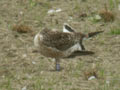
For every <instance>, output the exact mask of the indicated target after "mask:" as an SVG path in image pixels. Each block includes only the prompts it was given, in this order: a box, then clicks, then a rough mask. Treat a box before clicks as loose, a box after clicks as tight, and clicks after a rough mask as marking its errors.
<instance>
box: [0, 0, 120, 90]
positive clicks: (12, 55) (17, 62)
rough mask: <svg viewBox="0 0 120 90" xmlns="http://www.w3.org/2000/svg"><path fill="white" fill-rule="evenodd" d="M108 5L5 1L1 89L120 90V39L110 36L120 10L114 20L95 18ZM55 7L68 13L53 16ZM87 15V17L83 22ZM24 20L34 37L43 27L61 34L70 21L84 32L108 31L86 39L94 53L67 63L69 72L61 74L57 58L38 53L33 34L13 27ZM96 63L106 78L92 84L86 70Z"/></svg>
mask: <svg viewBox="0 0 120 90" xmlns="http://www.w3.org/2000/svg"><path fill="white" fill-rule="evenodd" d="M63 2H64V3H63ZM98 3H99V4H98ZM103 3H105V1H104V0H86V1H84V2H83V1H80V0H71V1H69V0H44V1H42V0H1V1H0V6H1V8H0V90H22V89H25V88H26V89H27V90H119V85H120V70H119V68H120V60H119V57H120V39H119V38H120V35H111V34H109V33H110V30H111V28H115V27H117V28H119V27H120V26H119V21H120V18H119V11H117V8H116V11H117V12H116V13H117V15H118V16H117V15H116V17H115V20H114V22H109V23H104V22H96V23H93V22H91V21H90V20H89V17H90V16H92V14H97V11H99V10H101V9H102V8H103V7H104V6H103ZM52 8H53V9H57V8H61V9H62V11H61V12H58V13H53V14H52V15H49V14H47V12H48V10H49V9H52ZM82 13H86V14H87V16H86V15H85V17H80V18H79V15H81V14H82ZM18 22H21V23H23V24H25V25H27V26H32V27H33V28H32V30H33V33H37V32H38V31H39V30H41V28H43V27H49V28H57V29H58V30H61V29H62V25H63V23H64V22H68V23H69V24H70V25H71V26H72V27H73V28H75V29H76V30H78V31H81V32H84V33H87V32H93V31H97V30H98V31H99V30H103V31H104V33H103V34H100V35H98V36H96V37H94V38H93V39H89V40H86V41H84V43H85V46H86V48H87V49H88V50H92V51H94V52H95V54H94V55H91V56H80V57H76V58H72V59H63V60H62V61H61V66H62V67H63V70H62V71H60V72H55V71H53V69H54V61H53V60H51V59H50V58H45V57H43V56H41V55H40V54H39V53H33V50H34V46H33V36H31V35H30V34H28V33H24V34H21V33H17V32H14V31H12V28H11V27H12V25H14V24H17V23H18ZM93 63H94V64H95V65H96V66H97V71H98V72H97V75H98V76H99V77H100V78H97V79H95V80H89V81H88V80H86V79H85V76H84V72H85V70H87V69H88V68H91V65H92V64H93Z"/></svg>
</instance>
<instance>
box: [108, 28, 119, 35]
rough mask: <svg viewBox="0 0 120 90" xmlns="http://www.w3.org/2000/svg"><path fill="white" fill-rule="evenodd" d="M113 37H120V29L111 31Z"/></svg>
mask: <svg viewBox="0 0 120 90" xmlns="http://www.w3.org/2000/svg"><path fill="white" fill-rule="evenodd" d="M110 34H111V35H120V28H115V29H111V31H110Z"/></svg>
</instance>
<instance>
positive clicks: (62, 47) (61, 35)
mask: <svg viewBox="0 0 120 90" xmlns="http://www.w3.org/2000/svg"><path fill="white" fill-rule="evenodd" d="M101 32H103V31H96V32H91V33H88V34H83V33H81V32H76V31H75V30H74V29H73V28H72V27H71V26H69V25H68V24H67V23H64V25H63V32H61V31H57V30H56V31H55V30H51V29H48V28H44V29H43V30H41V31H40V32H39V33H37V34H36V35H35V37H34V45H35V47H36V48H37V50H38V51H39V53H40V54H41V55H43V56H45V57H50V58H54V59H55V69H56V71H60V70H61V68H60V60H61V59H62V58H65V57H69V56H70V55H71V54H72V53H73V52H75V51H85V47H84V45H83V43H82V42H83V40H84V39H87V38H90V37H93V36H95V35H97V34H98V33H101Z"/></svg>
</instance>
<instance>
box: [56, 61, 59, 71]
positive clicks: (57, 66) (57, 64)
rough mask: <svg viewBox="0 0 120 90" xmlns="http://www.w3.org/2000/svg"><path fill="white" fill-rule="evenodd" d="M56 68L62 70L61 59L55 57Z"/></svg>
mask: <svg viewBox="0 0 120 90" xmlns="http://www.w3.org/2000/svg"><path fill="white" fill-rule="evenodd" d="M55 69H56V71H60V60H59V59H55Z"/></svg>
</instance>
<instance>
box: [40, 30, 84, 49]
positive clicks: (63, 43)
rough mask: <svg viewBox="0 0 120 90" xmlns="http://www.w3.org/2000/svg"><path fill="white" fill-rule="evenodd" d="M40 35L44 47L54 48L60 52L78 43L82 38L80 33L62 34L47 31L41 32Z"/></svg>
mask: <svg viewBox="0 0 120 90" xmlns="http://www.w3.org/2000/svg"><path fill="white" fill-rule="evenodd" d="M40 34H41V35H42V36H43V40H42V43H43V44H44V45H45V46H48V47H52V48H56V49H58V50H60V51H65V50H67V49H69V48H70V47H72V46H73V45H75V44H76V43H79V42H80V41H81V40H82V38H83V36H84V35H83V34H81V33H64V32H59V31H51V30H48V29H44V30H42V31H41V32H40Z"/></svg>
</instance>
